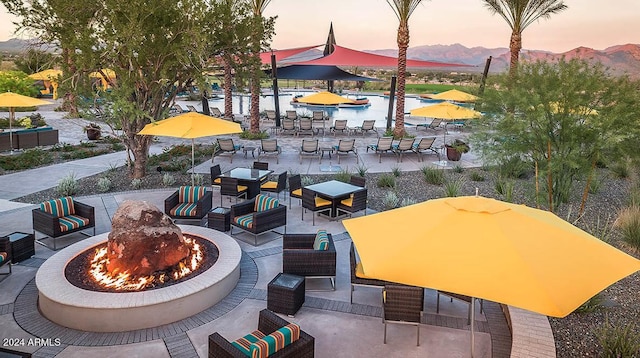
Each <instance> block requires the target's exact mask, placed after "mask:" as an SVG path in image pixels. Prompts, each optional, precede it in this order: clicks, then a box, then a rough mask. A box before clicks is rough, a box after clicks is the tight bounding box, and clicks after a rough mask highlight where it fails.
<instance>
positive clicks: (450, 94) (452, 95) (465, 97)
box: [429, 89, 478, 103]
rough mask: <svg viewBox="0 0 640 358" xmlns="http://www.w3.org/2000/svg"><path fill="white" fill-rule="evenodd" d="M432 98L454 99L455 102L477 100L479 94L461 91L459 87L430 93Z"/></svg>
mask: <svg viewBox="0 0 640 358" xmlns="http://www.w3.org/2000/svg"><path fill="white" fill-rule="evenodd" d="M429 97H430V98H432V99H441V100H443V101H454V102H461V103H464V102H475V101H476V100H478V96H474V95H472V94H470V93H467V92H463V91H459V90H457V89H452V90H449V91H444V92H440V93H438V94H434V95H430V96H429Z"/></svg>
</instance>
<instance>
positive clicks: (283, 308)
mask: <svg viewBox="0 0 640 358" xmlns="http://www.w3.org/2000/svg"><path fill="white" fill-rule="evenodd" d="M304 290H305V287H304V277H302V276H298V275H291V274H288V273H279V274H278V275H277V276H276V277H275V278H274V279H273V280H271V282H269V285H268V286H267V308H268V309H269V310H271V311H273V312H278V313H284V314H286V315H289V316H293V315H294V314H296V312H298V310H299V309H300V307H302V304H303V303H304Z"/></svg>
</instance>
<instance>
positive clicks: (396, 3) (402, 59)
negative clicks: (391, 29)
mask: <svg viewBox="0 0 640 358" xmlns="http://www.w3.org/2000/svg"><path fill="white" fill-rule="evenodd" d="M421 2H422V0H387V3H388V4H389V6H391V8H392V9H393V12H394V13H395V14H396V17H397V18H398V20H399V21H400V24H399V25H398V37H397V41H398V81H397V90H396V91H397V93H398V99H397V102H396V125H395V128H394V129H393V135H394V136H395V137H402V136H404V135H405V134H406V131H405V129H404V94H405V82H406V72H407V48H409V18H410V17H411V14H413V11H414V10H415V9H416V8H417V7H418V5H420V3H421Z"/></svg>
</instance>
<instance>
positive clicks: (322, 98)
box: [296, 91, 353, 106]
mask: <svg viewBox="0 0 640 358" xmlns="http://www.w3.org/2000/svg"><path fill="white" fill-rule="evenodd" d="M296 100H297V101H298V102H300V103H308V104H318V105H325V106H329V105H334V104H341V103H353V100H351V99H349V98H345V97H342V96H338V95H337V94H335V93H331V92H327V91H324V92H318V93H314V94H312V95H309V96H305V97H300V98H297V99H296Z"/></svg>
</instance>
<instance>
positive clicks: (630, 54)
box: [0, 39, 640, 78]
mask: <svg viewBox="0 0 640 358" xmlns="http://www.w3.org/2000/svg"><path fill="white" fill-rule="evenodd" d="M28 44H29V43H28V41H26V40H20V39H10V40H7V41H0V52H2V53H4V54H16V53H20V52H23V51H25V50H26V49H27V48H28V46H29V45H28ZM365 52H370V53H376V54H379V55H386V56H397V53H398V50H397V49H382V50H365ZM489 56H491V57H492V60H491V67H490V70H491V71H492V72H502V71H504V70H505V69H507V68H508V66H509V49H508V48H506V47H498V48H486V47H480V46H476V47H471V48H469V47H466V46H463V45H461V44H452V45H425V46H416V47H410V48H409V49H408V51H407V57H408V58H412V59H417V60H428V61H438V62H449V63H462V64H466V65H472V66H476V69H477V70H478V71H482V70H483V69H484V65H485V62H486V60H487V58H488V57H489ZM562 57H564V58H566V59H572V58H582V59H585V60H587V61H590V62H600V63H602V64H603V65H604V66H606V67H607V68H609V70H610V72H611V73H612V74H614V75H622V74H629V75H630V76H631V77H634V78H640V44H625V45H616V46H611V47H607V48H606V49H604V50H595V49H592V48H589V47H577V48H575V49H573V50H570V51H566V52H563V53H553V52H549V51H541V50H522V52H521V55H520V58H522V59H524V60H548V61H549V60H558V59H560V58H562Z"/></svg>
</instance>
